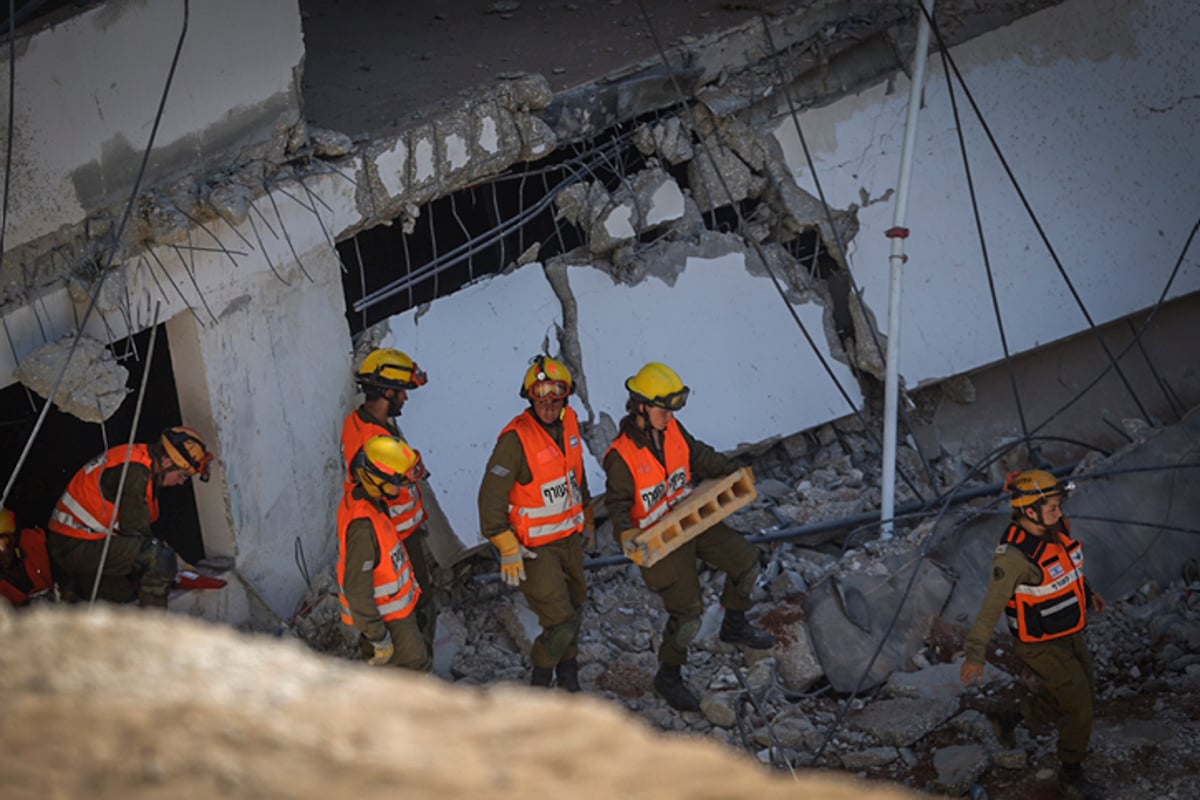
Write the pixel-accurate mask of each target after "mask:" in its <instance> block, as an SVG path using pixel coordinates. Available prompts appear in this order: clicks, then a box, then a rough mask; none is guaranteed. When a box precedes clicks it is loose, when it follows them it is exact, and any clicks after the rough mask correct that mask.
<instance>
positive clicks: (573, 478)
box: [479, 355, 595, 692]
mask: <svg viewBox="0 0 1200 800" xmlns="http://www.w3.org/2000/svg"><path fill="white" fill-rule="evenodd" d="M574 390H575V384H574V382H573V381H572V379H571V372H570V370H568V369H567V366H566V365H565V364H563V363H562V362H561V361H558V360H557V359H553V358H550V357H549V356H546V355H538V356H535V357H534V358H533V359H531V362H530V367H529V369H528V370H526V371H525V377H524V380H523V381H522V383H521V388H520V391H519V394H520V396H521V397H522V398H523V399H526V400H528V401H529V408H527V409H525V410H524V411H522V412H521V413H520V414H518V415H517V416H516V417H514V418H513V419H512V421H511V422H509V423H508V425H507V426H505V428H504V430H502V431H501V432H500V436H499V438H498V439H497V441H496V446H495V448H494V449H493V450H492V456H491V458H490V459H488V463H487V469H486V471H485V472H484V476H483V482H482V483H481V484H480V486H479V526H480V530H481V531H482V532H483V535H484V536H485V537H487V539H488V540H489V541H490V542H491V543H492V544H493V545H494V546H495V548H496V550H497V552H498V553H499V554H500V574H501V578H502V579H503V580H504V582H505V583H507V584H508V585H509V586H515V587H518V588H519V589H520V590H521V594H523V595H524V596H525V600H526V601H527V602H528V603H529V608H530V609H532V610H533V613H535V614H537V618H538V624H540V625H541V627H542V632H541V633H540V634H539V635H538V637H537V639H535V640H534V642H533V648H532V652H531V653H530V660H531V661H532V662H533V674H532V676H531V677H530V684H531V685H533V686H546V687H548V686H551V685H557V686H558V688H560V689H564V690H566V691H568V692H578V691H579V690H580V686H579V659H578V656H579V629H580V625H581V624H582V622H583V603H584V600H585V599H586V598H587V581H586V579H585V578H584V574H583V549H584V542H583V540H584V538H585V537H587V536H591V535H593V534H594V528H595V523H594V520H593V517H592V507H591V504H590V496H589V494H588V488H587V476H586V474H585V473H584V468H583V439H582V437H581V436H580V432H579V418H578V417H577V416H576V415H575V410H574V409H572V408H571V407H570V406H569V405H568V404H567V398H568V397H569V396H570V395H571V393H572V392H574Z"/></svg>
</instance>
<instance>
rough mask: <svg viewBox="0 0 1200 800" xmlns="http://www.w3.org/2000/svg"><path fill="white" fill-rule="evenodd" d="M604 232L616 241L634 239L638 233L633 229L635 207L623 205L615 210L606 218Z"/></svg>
mask: <svg viewBox="0 0 1200 800" xmlns="http://www.w3.org/2000/svg"><path fill="white" fill-rule="evenodd" d="M604 231H605V233H607V234H608V235H609V237H610V238H612V239H615V240H618V241H619V240H621V239H632V238H633V236H634V234H635V233H636V231H635V230H634V227H633V207H632V206H628V205H625V204H624V203H622V204H621V205H619V206H617V207H616V208H614V209H613V210H612V211H610V212H609V213H608V216H606V217H605V218H604Z"/></svg>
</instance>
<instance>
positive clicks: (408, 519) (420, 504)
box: [342, 409, 428, 541]
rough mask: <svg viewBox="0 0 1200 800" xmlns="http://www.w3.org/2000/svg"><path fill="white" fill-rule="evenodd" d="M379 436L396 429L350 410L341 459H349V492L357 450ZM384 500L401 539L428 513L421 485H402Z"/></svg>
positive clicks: (388, 433)
mask: <svg viewBox="0 0 1200 800" xmlns="http://www.w3.org/2000/svg"><path fill="white" fill-rule="evenodd" d="M376 436H396V431H394V430H390V429H388V427H387V426H385V425H381V424H380V423H378V422H375V421H374V420H365V419H363V418H362V414H360V413H359V411H358V409H355V410H354V411H351V412H350V414H349V415H348V416H347V417H346V421H345V422H343V423H342V459H343V460H344V461H345V462H346V483H345V485H344V486H343V487H342V488H343V491H345V492H349V491H350V490H351V489H353V488H354V485H355V483H354V476H353V475H351V474H350V461H351V460H352V459H353V458H354V454H355V453H357V452H358V451H359V450H361V449H362V447H363V445H365V444H366V443H367V442H368V441H369V440H370V439H372V438H374V437H376ZM384 500H385V502H387V504H388V516H390V517H391V518H392V524H393V525H394V526H395V528H396V533H398V534H399V535H400V541H404V540H405V539H407V538H408V537H409V536H412V535H413V534H414V533H416V531H417V528H419V527H420V526H421V523H422V522H424V521H425V519H426V518H427V517H428V514H426V513H425V503H424V501H423V500H422V498H421V487H419V486H411V487H410V486H402V487H401V488H400V493H399V494H398V495H396V497H395V498H384Z"/></svg>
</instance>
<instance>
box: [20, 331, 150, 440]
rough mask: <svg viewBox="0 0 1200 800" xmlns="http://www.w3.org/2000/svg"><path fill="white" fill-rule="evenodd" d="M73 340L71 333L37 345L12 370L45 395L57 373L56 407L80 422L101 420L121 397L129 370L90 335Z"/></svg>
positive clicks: (29, 385)
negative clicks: (60, 379)
mask: <svg viewBox="0 0 1200 800" xmlns="http://www.w3.org/2000/svg"><path fill="white" fill-rule="evenodd" d="M74 343H75V338H74V337H66V338H64V339H62V340H61V341H58V342H51V343H49V344H46V345H43V346H42V347H39V348H38V349H37V350H35V351H33V352H32V353H30V354H29V355H28V356H26V357H25V359H24V360H23V361H21V363H20V364H19V365H17V368H16V369H15V370H14V371H13V374H14V375H15V376H16V378H17V380H19V381H20V382H21V383H23V384H25V385H26V386H28V387H29V388H30V389H32V390H33V391H35V392H37V393H38V394H39V395H40V396H42V397H49V395H50V392H51V391H53V390H54V384H55V382H56V381H58V380H59V376H60V375H61V376H62V382H61V383H60V384H59V386H58V393H57V394H56V395H55V396H54V398H53V402H54V404H55V405H56V406H58V408H59V410H61V411H63V412H64V413H66V414H72V415H74V416H76V417H78V418H79V419H81V420H83V421H84V422H104V421H105V420H107V419H108V418H109V417H111V416H112V415H113V414H115V413H116V411H117V409H118V408H120V407H121V403H122V402H124V400H125V395H126V394H127V393H128V390H127V389H126V382H127V381H128V380H129V370H127V369H125V367H123V366H121V365H120V364H118V363H117V361H116V359H115V358H113V354H112V352H111V351H110V350H109V349H108V348H107V347H105V346H104V345H103V344H102V343H101V342H98V341H96V340H95V339H93V338H91V337H90V336H80V337H79V338H78V344H77V345H74ZM72 345H74V353H72V352H71V349H72ZM68 356H69V357H70V361H69V362H68V360H67V359H68ZM64 369H65V372H64Z"/></svg>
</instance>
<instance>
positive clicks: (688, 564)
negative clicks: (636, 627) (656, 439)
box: [604, 421, 759, 666]
mask: <svg viewBox="0 0 1200 800" xmlns="http://www.w3.org/2000/svg"><path fill="white" fill-rule="evenodd" d="M676 422H677V421H676ZM679 429H680V432H681V433H682V434H683V438H684V441H685V442H686V443H687V446H688V451H689V454H690V468H691V475H692V477H693V478H694V479H695V480H703V479H705V478H716V477H720V476H722V475H728V474H729V473H731V472H733V471H735V470H736V469H737V468H738V466H737V464H736V463H734V462H733V461H732V460H731V459H729V458H727V457H725V456H724V455H722V454H721V453H718V452H717V451H716V450H714V449H713V448H711V447H709V446H708V445H707V444H704V443H703V442H701V441H699V440H697V439H695V438H693V437H692V436H691V434H689V433H688V432H687V430H686V429H684V428H683V426H682V425H680V426H679ZM622 435H627V434H622ZM640 446H641V447H644V448H646V449H648V450H649V451H650V452H651V453H653V455H654V457H655V458H656V459H658V461H659V462H660V463H662V464H664V465H665V464H666V460H665V458H664V455H663V452H662V448H661V447H659V446H656V445H655V444H654V443H653V440H652V439H651V438H650V437H646V443H645V444H641V445H640ZM604 471H605V474H606V476H607V485H606V488H605V495H604V500H605V506H606V507H607V509H608V515H609V519H610V520H611V521H612V527H613V532H614V534H616V535H618V536H619V535H620V532H621V531H624V530H627V529H629V528H631V527H634V525H633V522H632V517H631V510H632V508H633V505H634V502H635V500H636V497H637V488H636V485H635V481H634V478H633V473H632V472H631V471H630V468H629V465H628V464H626V463H625V460H624V458H622V456H621V455H620V453H618V452H617V451H616V450H610V451H609V452H608V454H607V455H606V456H605V459H604ZM697 558H699V559H701V560H703V561H704V562H706V563H708V564H710V565H712V566H713V567H715V568H717V569H719V570H721V571H722V572H724V573H725V574H726V579H725V586H724V589H723V590H722V592H721V605H722V606H724V607H725V609H726V610H727V611H732V612H745V611H746V610H747V609H749V608H750V607H751V605H752V603H751V601H750V593H751V592H752V591H753V589H754V583H755V581H756V580H757V579H758V573H759V565H758V550H757V549H756V548H755V547H754V545H752V544H750V543H749V542H747V541H746V540H745V539H744V538H743V537H742V535H741V534H739V533H737V532H736V531H734V530H733V529H732V528H730V527H729V526H727V525H725V524H724V523H717V524H716V525H714V526H713V527H711V528H709V529H708V530H706V531H705V532H704V533H702V534H700V535H699V536H697V537H696V538H695V539H692V540H691V541H689V542H686V543H685V544H684V545H683V546H681V547H680V548H679V549H678V550H675V551H673V552H671V553H668V554H667V555H666V556H665V557H664V558H663V559H662V560H661V561H659V562H657V563H655V564H654V565H653V566H650V567H642V568H641V572H642V578H643V580H645V582H646V586H648V587H649V588H650V589H651V591H653V592H654V593H655V594H657V595H658V596H659V597H660V598H662V602H663V607H664V608H665V609H666V611H667V614H668V615H669V616H668V619H667V625H666V629H665V630H664V631H663V642H662V647H661V648H660V649H659V653H658V658H659V661H660V662H662V663H663V664H667V665H672V666H682V665H684V664H686V663H687V652H688V647H689V646H690V645H691V642H692V640H693V639H694V638H695V636H696V633H697V632H698V631H699V629H700V617H701V615H702V614H703V613H704V600H703V595H702V592H701V588H700V577H699V571H698V568H697V564H696V559H697Z"/></svg>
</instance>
